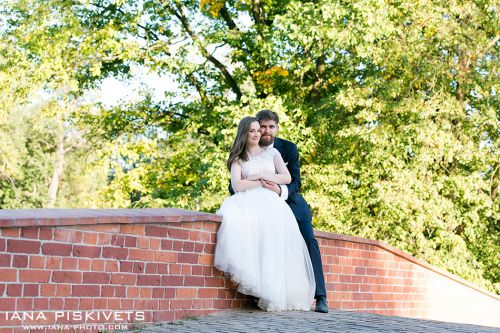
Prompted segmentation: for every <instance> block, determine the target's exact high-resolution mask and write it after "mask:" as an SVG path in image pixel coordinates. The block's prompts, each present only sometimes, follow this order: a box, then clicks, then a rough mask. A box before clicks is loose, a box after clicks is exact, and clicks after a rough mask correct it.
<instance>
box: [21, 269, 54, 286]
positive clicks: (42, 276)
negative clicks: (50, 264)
mask: <svg viewBox="0 0 500 333" xmlns="http://www.w3.org/2000/svg"><path fill="white" fill-rule="evenodd" d="M49 279H50V271H46V270H40V269H36V270H35V269H24V270H20V271H19V281H20V282H41V283H47V282H49Z"/></svg>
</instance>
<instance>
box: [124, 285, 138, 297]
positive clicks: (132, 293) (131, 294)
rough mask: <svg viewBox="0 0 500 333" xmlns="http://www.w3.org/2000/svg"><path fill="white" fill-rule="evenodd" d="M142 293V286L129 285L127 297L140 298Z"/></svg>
mask: <svg viewBox="0 0 500 333" xmlns="http://www.w3.org/2000/svg"><path fill="white" fill-rule="evenodd" d="M140 294H141V288H138V287H127V298H139V296H140Z"/></svg>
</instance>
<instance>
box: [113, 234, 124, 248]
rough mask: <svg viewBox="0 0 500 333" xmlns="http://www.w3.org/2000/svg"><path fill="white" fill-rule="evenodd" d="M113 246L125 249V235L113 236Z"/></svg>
mask: <svg viewBox="0 0 500 333" xmlns="http://www.w3.org/2000/svg"><path fill="white" fill-rule="evenodd" d="M111 245H112V246H119V247H123V246H124V245H125V236H123V235H112V236H111Z"/></svg>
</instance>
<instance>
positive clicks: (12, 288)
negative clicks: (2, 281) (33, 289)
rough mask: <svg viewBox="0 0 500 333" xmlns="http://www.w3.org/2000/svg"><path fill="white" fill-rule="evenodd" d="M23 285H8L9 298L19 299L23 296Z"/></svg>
mask: <svg viewBox="0 0 500 333" xmlns="http://www.w3.org/2000/svg"><path fill="white" fill-rule="evenodd" d="M22 294H23V285H22V284H8V285H7V296H10V297H17V296H22Z"/></svg>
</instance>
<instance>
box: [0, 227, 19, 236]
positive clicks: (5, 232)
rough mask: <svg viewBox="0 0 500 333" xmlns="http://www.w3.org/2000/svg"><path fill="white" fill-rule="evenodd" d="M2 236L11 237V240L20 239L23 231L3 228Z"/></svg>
mask: <svg viewBox="0 0 500 333" xmlns="http://www.w3.org/2000/svg"><path fill="white" fill-rule="evenodd" d="M1 230H2V236H4V237H11V238H19V235H20V234H21V230H20V229H19V228H2V229H1Z"/></svg>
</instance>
